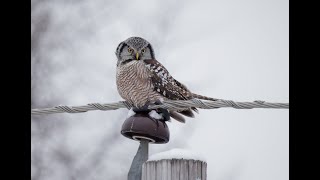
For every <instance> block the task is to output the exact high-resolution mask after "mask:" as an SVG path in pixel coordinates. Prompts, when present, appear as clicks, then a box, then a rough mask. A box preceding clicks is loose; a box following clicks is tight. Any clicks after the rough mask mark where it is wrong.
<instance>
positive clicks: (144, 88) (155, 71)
mask: <svg viewBox="0 0 320 180" xmlns="http://www.w3.org/2000/svg"><path fill="white" fill-rule="evenodd" d="M116 55H117V59H118V61H117V75H116V83H117V89H118V92H119V94H120V96H121V97H122V98H123V99H125V100H126V101H127V102H129V103H131V104H132V105H134V106H135V107H137V108H143V107H146V106H147V105H149V104H154V103H160V102H162V100H189V99H193V98H198V99H204V100H213V101H214V100H216V99H214V98H209V97H205V96H201V95H198V94H194V93H192V92H191V91H190V90H189V89H188V88H187V87H186V86H185V85H183V84H182V83H180V82H179V81H177V80H175V79H174V78H173V77H172V76H171V75H170V74H169V72H168V71H167V69H166V68H165V67H164V66H163V65H162V64H160V63H159V62H158V61H157V60H156V58H155V54H154V50H153V48H152V45H151V44H150V43H149V42H148V41H146V40H145V39H143V38H141V37H130V38H128V39H126V40H125V41H123V42H121V43H120V44H119V45H118V47H117V49H116ZM192 110H193V111H195V112H197V109H196V108H194V107H192V108H189V109H185V110H181V111H179V112H177V111H172V110H170V111H167V112H168V114H169V115H170V116H171V117H172V118H174V119H176V120H177V121H180V122H183V123H184V122H185V119H184V117H183V116H181V115H180V114H182V115H185V116H188V117H194V114H193V112H192Z"/></svg>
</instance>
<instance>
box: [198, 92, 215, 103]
mask: <svg viewBox="0 0 320 180" xmlns="http://www.w3.org/2000/svg"><path fill="white" fill-rule="evenodd" d="M192 97H193V98H197V99H203V100H209V101H217V100H219V99H216V98H211V97H207V96H202V95H199V94H195V93H192Z"/></svg>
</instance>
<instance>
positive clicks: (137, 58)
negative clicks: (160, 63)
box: [136, 52, 139, 60]
mask: <svg viewBox="0 0 320 180" xmlns="http://www.w3.org/2000/svg"><path fill="white" fill-rule="evenodd" d="M136 60H139V53H138V52H137V53H136Z"/></svg>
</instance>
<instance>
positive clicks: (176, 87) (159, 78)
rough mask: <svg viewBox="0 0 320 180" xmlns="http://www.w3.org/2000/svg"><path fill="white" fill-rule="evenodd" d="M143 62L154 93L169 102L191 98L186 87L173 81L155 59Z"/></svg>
mask: <svg viewBox="0 0 320 180" xmlns="http://www.w3.org/2000/svg"><path fill="white" fill-rule="evenodd" d="M144 62H145V64H146V67H147V68H148V69H149V70H150V72H151V81H152V84H153V86H154V90H155V91H157V92H158V93H159V94H161V95H162V96H164V97H166V98H168V99H171V100H188V99H191V98H192V93H191V92H190V91H189V90H188V89H187V87H186V86H184V85H183V84H181V83H180V82H178V81H177V80H175V79H174V78H173V77H172V76H171V75H170V74H169V72H168V70H167V69H166V68H165V67H164V66H163V65H162V64H161V63H159V62H158V61H157V60H155V59H147V60H144Z"/></svg>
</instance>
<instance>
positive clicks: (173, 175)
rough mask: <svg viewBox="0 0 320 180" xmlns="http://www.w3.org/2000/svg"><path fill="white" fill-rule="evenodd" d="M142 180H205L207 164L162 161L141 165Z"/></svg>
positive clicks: (190, 161) (171, 160)
mask: <svg viewBox="0 0 320 180" xmlns="http://www.w3.org/2000/svg"><path fill="white" fill-rule="evenodd" d="M142 180H207V163H206V162H204V161H200V160H193V159H163V160H159V161H147V162H145V163H144V164H143V165H142Z"/></svg>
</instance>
